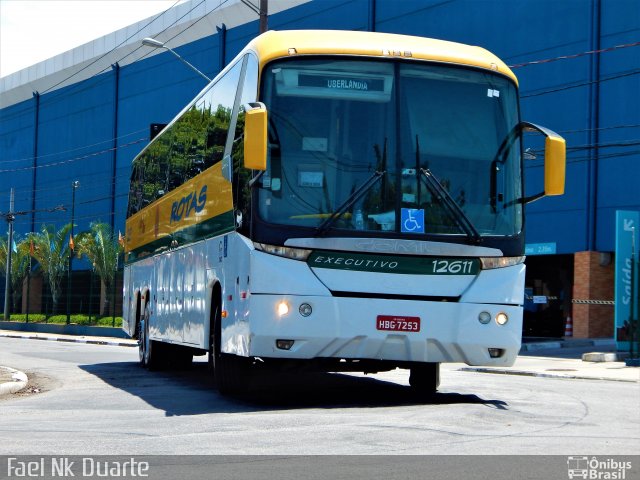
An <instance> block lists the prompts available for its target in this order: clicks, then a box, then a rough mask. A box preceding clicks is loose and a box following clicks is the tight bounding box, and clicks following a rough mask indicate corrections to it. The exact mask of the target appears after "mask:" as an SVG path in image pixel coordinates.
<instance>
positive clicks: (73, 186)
mask: <svg viewBox="0 0 640 480" xmlns="http://www.w3.org/2000/svg"><path fill="white" fill-rule="evenodd" d="M79 186H80V182H79V181H78V180H74V181H73V182H72V183H71V236H70V237H69V271H68V272H67V325H69V323H71V263H72V261H73V254H74V250H75V247H74V244H73V242H74V240H73V222H74V218H73V217H74V214H75V210H76V188H78V187H79Z"/></svg>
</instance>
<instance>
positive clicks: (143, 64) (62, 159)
mask: <svg viewBox="0 0 640 480" xmlns="http://www.w3.org/2000/svg"><path fill="white" fill-rule="evenodd" d="M269 28H271V29H280V30H284V29H301V28H323V29H350V30H376V31H381V32H393V33H404V34H411V35H420V36H427V37H434V38H441V39H445V40H452V41H457V42H463V43H470V44H475V45H480V46H483V47H485V48H487V49H489V50H491V51H492V52H494V53H495V54H497V55H498V56H499V57H501V58H502V59H503V60H504V61H505V62H506V63H507V64H509V65H513V66H514V72H515V73H516V75H517V76H518V78H519V81H520V86H521V109H522V118H523V119H525V120H529V121H532V122H534V123H539V124H541V125H545V126H547V127H549V128H551V129H553V130H555V131H557V132H558V133H561V134H562V135H563V136H565V138H566V139H567V146H568V165H567V167H568V168H567V188H566V194H565V195H564V196H562V197H554V198H545V199H542V200H540V201H538V202H535V203H533V204H530V205H529V206H528V207H527V213H528V217H527V225H526V228H527V243H544V242H555V243H556V245H557V253H572V252H576V251H583V250H600V251H611V250H613V241H614V234H613V231H614V230H613V222H614V220H613V219H614V215H615V213H614V212H615V210H616V209H621V208H624V209H640V193H639V192H638V191H637V190H636V188H635V185H634V184H635V182H636V181H637V179H638V178H640V147H639V144H640V128H639V125H640V94H639V92H640V75H639V73H640V72H639V70H640V46H636V47H629V48H624V49H618V50H614V51H607V52H603V53H601V54H599V55H594V54H584V55H581V56H578V57H576V58H572V59H561V60H556V61H551V62H546V63H538V64H527V63H528V62H531V61H537V60H543V59H555V58H557V57H560V56H564V55H573V54H580V53H584V52H589V51H593V50H597V49H601V48H607V47H611V46H615V45H621V44H627V43H632V42H638V41H639V40H640V8H639V7H638V3H637V0H602V1H598V0H519V1H510V0H450V1H442V0H422V1H418V0H403V1H398V0H322V1H313V2H310V3H307V4H303V5H301V6H299V7H296V8H293V9H291V10H287V11H284V12H281V13H279V14H276V15H272V16H270V18H269ZM257 30H258V23H257V21H256V22H252V23H250V24H246V25H243V26H240V27H237V28H233V29H230V30H228V31H227V32H226V34H225V35H223V34H220V33H216V32H212V35H211V36H209V37H205V38H203V39H201V40H199V41H196V42H193V43H191V44H187V45H184V46H182V47H180V48H178V49H177V51H178V52H179V53H180V55H182V56H184V58H187V59H188V60H189V61H190V62H191V63H193V64H194V65H195V66H196V67H197V68H199V69H200V70H202V71H204V72H205V73H206V74H207V75H209V76H213V75H215V74H216V73H217V72H218V71H219V70H220V69H221V68H222V66H223V63H226V62H228V61H230V60H231V59H232V58H233V57H234V56H235V55H236V54H237V53H238V52H239V51H240V50H241V49H242V48H243V47H244V45H245V44H246V43H247V42H248V41H249V40H251V38H253V36H254V35H255V34H256V32H257ZM169 44H170V42H169ZM148 54H149V51H148V50H145V49H140V50H139V51H136V52H134V54H133V55H137V56H138V57H140V59H139V60H138V61H136V62H135V63H133V64H129V65H126V66H123V67H121V68H112V69H111V70H109V71H105V72H103V73H101V74H100V75H98V76H95V77H93V78H91V79H89V80H86V81H82V82H79V83H77V84H74V85H72V86H69V87H65V88H62V89H59V90H54V91H51V92H40V96H39V99H38V98H36V97H34V98H31V99H29V100H26V101H24V102H21V103H19V104H17V105H12V106H10V107H6V108H2V109H0V211H4V210H6V209H7V208H6V207H8V196H9V195H8V192H9V189H10V188H11V187H14V188H15V189H16V209H17V210H25V211H29V210H31V209H32V208H33V206H35V208H36V209H37V210H47V209H51V208H53V207H55V206H56V205H60V204H63V205H65V206H66V207H70V203H71V182H72V181H73V180H79V181H80V184H81V186H80V187H79V188H78V189H77V191H76V217H75V218H76V224H77V225H78V228H79V229H84V228H87V227H88V226H89V224H90V222H92V221H96V220H101V221H105V222H112V221H113V223H114V226H115V229H116V231H117V230H123V229H124V217H125V210H126V202H127V198H126V197H127V192H128V180H129V167H130V162H131V160H132V159H133V157H134V156H135V155H136V154H137V153H138V152H139V151H140V149H141V148H142V147H143V146H144V145H145V143H146V141H147V139H148V135H149V124H151V123H168V122H169V121H170V120H171V118H172V117H173V116H174V115H175V114H176V113H178V112H179V111H180V110H181V108H182V107H183V106H184V105H185V104H186V103H187V102H188V101H189V100H190V99H191V98H193V97H194V96H195V95H196V94H197V93H198V91H199V90H200V89H201V88H203V86H204V84H203V81H202V79H201V78H199V77H197V76H195V75H194V74H193V72H191V71H190V70H188V69H187V68H185V67H184V65H182V64H180V63H179V62H177V61H176V60H175V58H174V57H173V56H171V54H169V53H163V54H159V55H155V56H152V57H149V58H146V57H145V56H146V55H148ZM222 57H224V58H222ZM520 64H527V65H524V66H518V65H520ZM116 96H117V98H116ZM38 102H39V108H38V109H36V105H37V103H38ZM116 107H117V108H116ZM36 110H38V111H37V125H36V123H35V121H36ZM36 131H37V132H36ZM36 135H37V159H36V165H35V166H36V167H37V168H36V169H35V172H36V173H35V185H34V168H33V167H34V160H33V157H34V152H35V146H34V141H35V138H36ZM114 137H115V138H116V140H115V141H114ZM114 152H115V153H114ZM114 162H115V163H114ZM114 172H115V177H114ZM114 180H115V189H114V188H113V185H114ZM526 182H527V193H536V191H538V190H539V189H540V186H541V185H542V164H541V162H540V161H539V160H532V161H528V162H527V169H526ZM34 188H35V194H33V192H34ZM34 197H35V203H34V202H33V199H34ZM5 198H6V199H7V200H6V201H5ZM113 206H115V208H114V207H113ZM69 220H70V213H69V210H67V211H65V212H47V211H41V212H38V213H35V214H33V215H24V216H21V217H20V218H19V219H18V220H17V221H16V230H17V231H18V232H20V233H25V232H28V231H30V230H31V229H32V228H36V229H38V228H39V227H40V225H41V224H42V223H54V224H56V225H57V226H61V225H62V224H64V223H67V222H68V221H69Z"/></svg>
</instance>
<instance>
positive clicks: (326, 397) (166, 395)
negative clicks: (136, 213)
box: [80, 362, 507, 416]
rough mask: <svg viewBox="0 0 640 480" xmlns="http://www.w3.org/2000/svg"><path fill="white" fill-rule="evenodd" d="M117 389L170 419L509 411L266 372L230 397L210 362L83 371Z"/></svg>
mask: <svg viewBox="0 0 640 480" xmlns="http://www.w3.org/2000/svg"><path fill="white" fill-rule="evenodd" d="M80 368H82V369H83V370H84V371H86V372H88V373H90V374H92V375H95V376H96V377H98V378H100V379H101V380H102V381H104V382H106V383H107V384H109V385H111V386H112V387H114V388H118V389H120V390H124V391H126V392H127V393H129V394H131V395H134V396H137V397H139V398H141V399H142V400H144V401H145V402H147V403H148V404H149V405H151V406H153V407H154V408H157V409H160V410H163V411H164V412H165V413H166V415H167V416H174V415H178V416H179V415H201V414H206V413H216V412H217V413H238V412H256V411H277V410H292V409H297V408H321V409H322V408H325V409H332V408H380V407H392V406H406V405H452V404H477V405H484V406H488V407H490V408H495V409H500V410H506V409H507V404H506V403H505V402H503V401H501V400H485V399H482V398H480V397H478V396H477V395H472V394H459V393H437V394H436V395H434V396H432V397H428V398H421V397H418V396H416V394H415V393H414V392H413V391H412V390H411V388H410V387H409V386H405V385H399V384H397V383H392V382H387V381H384V380H379V379H376V378H373V377H365V378H363V377H356V376H352V375H345V374H339V373H308V372H307V373H297V374H292V373H283V372H280V373H278V374H272V373H270V372H261V373H260V374H259V376H258V378H255V379H254V380H253V382H252V388H251V390H250V392H249V393H247V394H244V395H239V396H235V397H224V396H222V395H220V394H219V393H218V391H217V390H216V389H215V386H214V382H213V377H212V375H211V373H210V372H209V370H208V369H207V364H206V363H204V362H196V363H194V364H193V366H192V367H191V368H189V369H185V370H166V371H160V372H149V371H147V370H144V369H142V368H140V367H139V366H138V365H137V364H136V363H132V362H118V363H100V364H93V365H81V366H80Z"/></svg>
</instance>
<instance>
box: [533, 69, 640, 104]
mask: <svg viewBox="0 0 640 480" xmlns="http://www.w3.org/2000/svg"><path fill="white" fill-rule="evenodd" d="M639 73H640V68H639V69H636V70H632V71H630V72H627V73H621V74H618V75H612V76H609V77H604V78H600V79H598V80H593V81H590V82H581V83H574V84H571V85H567V86H564V87H558V88H552V89H549V90H543V91H540V92H536V93H529V94H527V95H521V96H520V98H521V99H522V98H530V97H538V96H540V95H546V94H547V93H555V92H561V91H563V90H570V89H572V88H578V87H584V86H587V85H593V84H595V83H602V82H607V81H609V80H616V79H618V78H624V77H630V76H632V75H638V74H639Z"/></svg>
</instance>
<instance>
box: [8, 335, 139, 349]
mask: <svg viewBox="0 0 640 480" xmlns="http://www.w3.org/2000/svg"><path fill="white" fill-rule="evenodd" d="M0 337H3V338H22V339H29V340H46V341H50V342H67V343H86V344H89V345H111V346H115V347H137V346H138V342H136V341H135V340H134V341H127V342H124V341H118V340H91V339H87V338H72V337H69V338H67V337H64V338H63V337H41V336H38V335H37V334H32V335H28V334H22V335H21V334H19V333H0Z"/></svg>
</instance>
